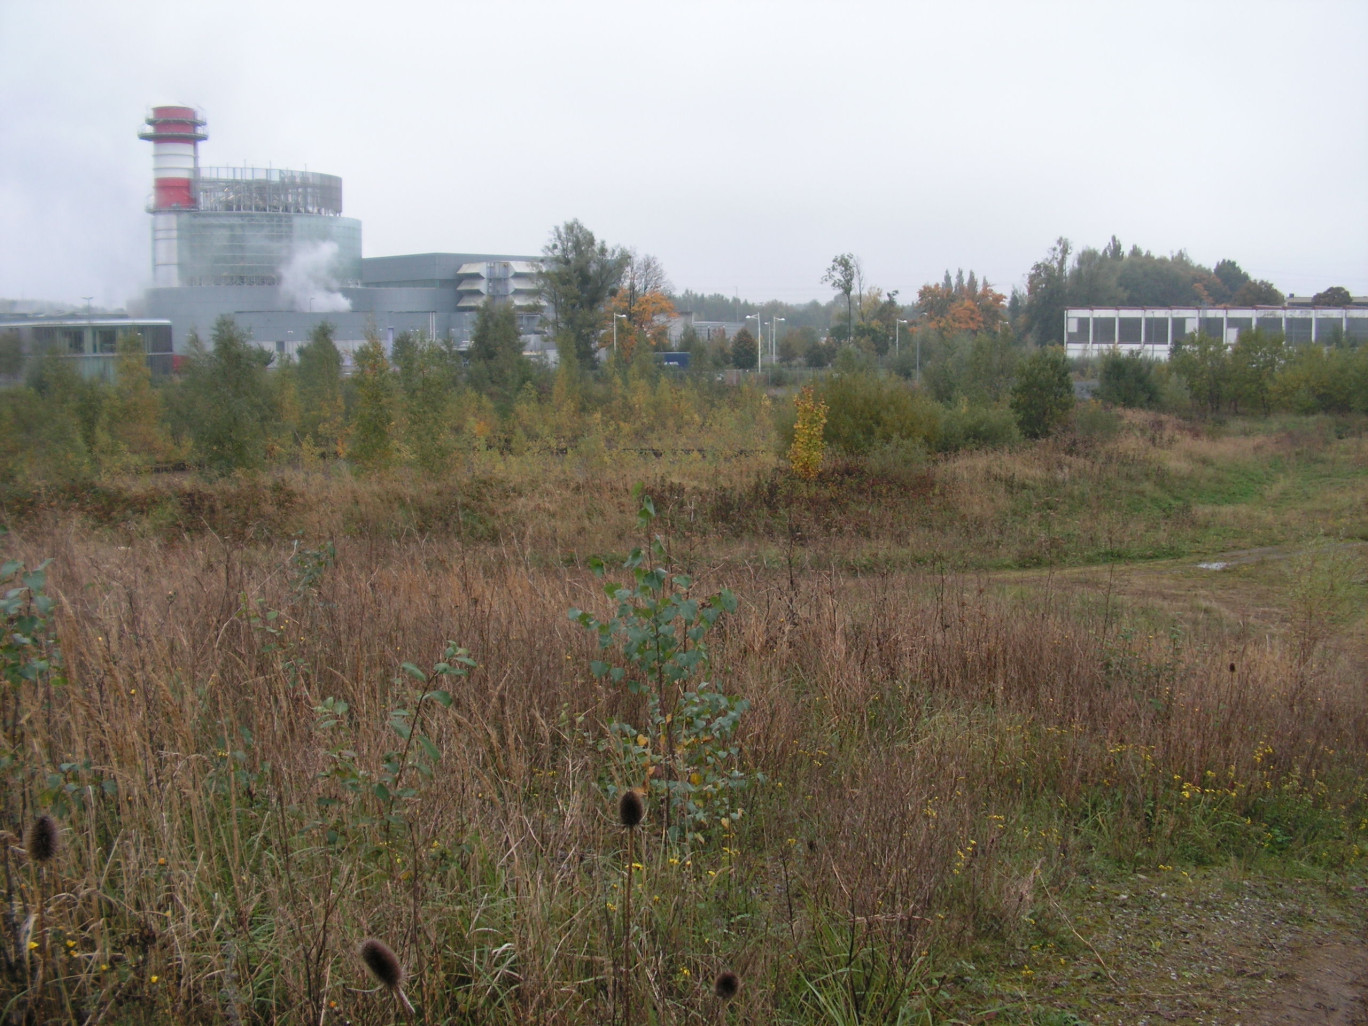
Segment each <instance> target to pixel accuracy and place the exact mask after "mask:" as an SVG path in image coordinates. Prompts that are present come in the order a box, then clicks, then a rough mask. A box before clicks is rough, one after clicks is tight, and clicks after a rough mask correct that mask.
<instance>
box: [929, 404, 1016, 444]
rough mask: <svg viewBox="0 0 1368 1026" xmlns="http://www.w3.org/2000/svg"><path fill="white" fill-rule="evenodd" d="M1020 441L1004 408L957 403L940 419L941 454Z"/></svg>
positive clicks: (1007, 411)
mask: <svg viewBox="0 0 1368 1026" xmlns="http://www.w3.org/2000/svg"><path fill="white" fill-rule="evenodd" d="M1019 441H1021V432H1020V430H1018V429H1017V422H1016V417H1014V416H1013V415H1012V411H1011V410H1010V409H1009V408H1007V407H1005V406H984V405H981V404H977V405H971V404H970V403H960V404H959V405H958V406H955V407H951V408H950V409H948V410H946V411H945V414H944V416H942V417H941V430H940V442H939V445H938V448H939V449H940V451H941V452H956V451H958V450H960V449H993V448H998V447H1001V446H1007V445H1014V444H1015V443H1017V442H1019Z"/></svg>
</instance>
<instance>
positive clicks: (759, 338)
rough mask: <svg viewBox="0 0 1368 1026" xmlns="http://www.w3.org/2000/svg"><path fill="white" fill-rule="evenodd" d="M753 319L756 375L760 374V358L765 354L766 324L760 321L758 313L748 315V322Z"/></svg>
mask: <svg viewBox="0 0 1368 1026" xmlns="http://www.w3.org/2000/svg"><path fill="white" fill-rule="evenodd" d="M752 317H753V318H755V373H756V374H759V373H760V357H761V356H762V355H763V354H764V349H763V346H764V344H765V322H764V321H762V320H761V319H760V315H759V314H758V313H753V314H746V320H750V319H751V318H752ZM743 323H744V322H743Z"/></svg>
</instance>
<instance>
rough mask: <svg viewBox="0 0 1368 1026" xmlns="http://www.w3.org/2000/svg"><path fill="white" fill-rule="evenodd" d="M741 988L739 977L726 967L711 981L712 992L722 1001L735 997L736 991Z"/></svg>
mask: <svg viewBox="0 0 1368 1026" xmlns="http://www.w3.org/2000/svg"><path fill="white" fill-rule="evenodd" d="M740 989H741V977H739V976H737V975H736V973H734V972H732V971H731V970H730V969H728V970H727V971H726V972H724V973H719V974H718V977H717V979H716V980H715V981H714V982H713V993H714V994H716V995H717V996H718V997H719V998H721V999H722V1000H723V1001H730V1000H731V999H732V998H734V997H736V992H737V991H739V990H740Z"/></svg>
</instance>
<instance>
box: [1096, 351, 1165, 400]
mask: <svg viewBox="0 0 1368 1026" xmlns="http://www.w3.org/2000/svg"><path fill="white" fill-rule="evenodd" d="M1097 398H1098V399H1100V400H1102V402H1104V403H1108V404H1109V405H1112V406H1126V407H1130V408H1133V409H1149V408H1151V407H1153V406H1154V405H1155V404H1156V403H1158V401H1159V382H1158V380H1157V379H1156V378H1155V375H1154V363H1153V361H1151V360H1147V359H1145V358H1144V357H1143V356H1141V355H1140V354H1139V353H1127V354H1126V355H1125V356H1123V355H1121V353H1120V352H1119V351H1118V350H1115V349H1112V350H1109V351H1108V352H1106V353H1104V354H1103V356H1102V369H1101V372H1100V374H1099V380H1098V388H1097Z"/></svg>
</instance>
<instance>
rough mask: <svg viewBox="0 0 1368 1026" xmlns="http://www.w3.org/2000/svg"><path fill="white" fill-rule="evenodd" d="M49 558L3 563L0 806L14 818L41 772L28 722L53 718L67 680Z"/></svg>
mask: <svg viewBox="0 0 1368 1026" xmlns="http://www.w3.org/2000/svg"><path fill="white" fill-rule="evenodd" d="M0 537H3V529H0ZM49 562H50V560H45V561H44V562H42V563H40V564H39V565H38V566H36V567H34V568H33V569H32V570H29V569H27V568H25V566H24V564H23V563H21V562H19V561H18V560H13V559H9V560H5V561H4V563H3V564H0V587H3V588H4V589H5V590H4V594H3V596H0V678H3V680H4V690H3V692H0V779H4V780H5V781H6V787H5V792H6V795H5V797H4V799H3V801H0V811H2V812H4V813H5V814H6V816H7V818H10V819H11V820H12V819H15V818H18V817H20V816H21V815H22V814H23V812H24V810H23V808H21V807H20V805H19V804H18V803H19V802H22V801H23V800H24V798H25V797H28V798H30V799H31V798H32V797H33V796H32V795H31V794H29V788H28V785H29V784H31V783H32V782H33V781H34V780H35V779H37V777H38V774H39V769H38V761H39V760H38V759H35V758H33V756H35V755H36V754H37V753H34V752H31V751H29V750H28V749H29V747H30V739H29V736H28V734H29V730H28V728H29V726H30V725H31V724H35V723H36V721H35V717H37V716H39V715H41V713H40V710H41V711H44V712H45V714H46V718H47V722H49V723H50V722H51V717H52V714H53V709H52V701H53V689H54V688H56V687H59V686H61V685H63V684H65V683H66V678H65V676H64V675H63V667H62V650H61V647H60V646H59V645H58V643H57V633H56V629H55V626H54V624H53V622H52V614H53V612H54V610H55V609H56V606H57V603H56V600H55V599H53V598H52V596H50V595H48V594H47V592H46V590H45V589H46V587H47V567H48V564H49Z"/></svg>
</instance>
